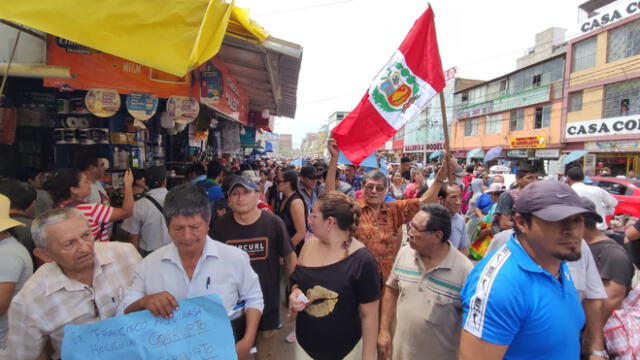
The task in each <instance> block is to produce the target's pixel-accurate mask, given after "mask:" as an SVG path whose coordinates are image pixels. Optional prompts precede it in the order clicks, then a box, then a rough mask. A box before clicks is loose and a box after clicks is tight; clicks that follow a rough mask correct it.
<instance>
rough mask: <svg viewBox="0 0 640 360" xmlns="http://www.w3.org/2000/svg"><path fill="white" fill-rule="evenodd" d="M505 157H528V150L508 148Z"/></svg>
mask: <svg viewBox="0 0 640 360" xmlns="http://www.w3.org/2000/svg"><path fill="white" fill-rule="evenodd" d="M507 157H510V158H517V159H528V158H529V150H526V149H520V150H508V151H507Z"/></svg>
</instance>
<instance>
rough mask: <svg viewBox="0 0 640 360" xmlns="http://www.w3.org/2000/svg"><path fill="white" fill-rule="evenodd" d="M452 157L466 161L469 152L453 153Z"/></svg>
mask: <svg viewBox="0 0 640 360" xmlns="http://www.w3.org/2000/svg"><path fill="white" fill-rule="evenodd" d="M451 156H453V157H454V158H456V159H464V158H466V157H467V152H466V151H452V152H451Z"/></svg>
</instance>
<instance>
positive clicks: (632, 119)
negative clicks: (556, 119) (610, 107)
mask: <svg viewBox="0 0 640 360" xmlns="http://www.w3.org/2000/svg"><path fill="white" fill-rule="evenodd" d="M629 134H638V135H640V115H631V116H620V117H615V118H607V119H598V120H588V121H576V122H570V123H567V129H566V131H565V137H566V138H567V139H576V138H582V137H595V136H612V135H629Z"/></svg>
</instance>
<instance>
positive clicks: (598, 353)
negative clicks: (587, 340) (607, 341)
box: [591, 350, 609, 359]
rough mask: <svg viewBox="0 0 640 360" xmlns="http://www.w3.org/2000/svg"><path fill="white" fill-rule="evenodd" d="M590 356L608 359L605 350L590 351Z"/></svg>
mask: <svg viewBox="0 0 640 360" xmlns="http://www.w3.org/2000/svg"><path fill="white" fill-rule="evenodd" d="M591 355H593V356H598V357H601V358H603V359H608V358H609V354H608V353H607V352H606V351H605V350H591Z"/></svg>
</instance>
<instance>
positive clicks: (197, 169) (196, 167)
mask: <svg viewBox="0 0 640 360" xmlns="http://www.w3.org/2000/svg"><path fill="white" fill-rule="evenodd" d="M191 173H195V174H196V175H198V176H200V175H205V174H206V173H207V172H206V171H205V170H204V165H202V164H200V163H195V162H194V163H192V164H191V165H189V168H187V175H189V174H191Z"/></svg>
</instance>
